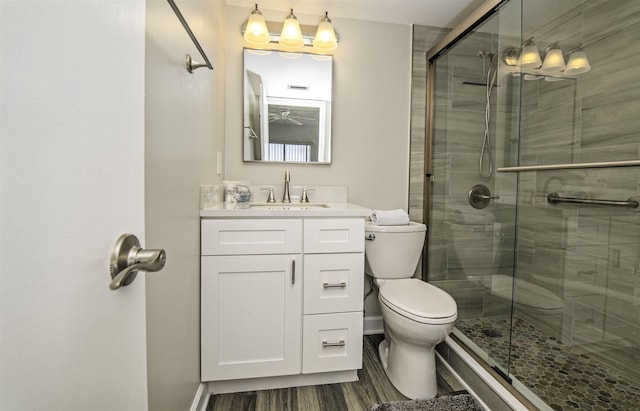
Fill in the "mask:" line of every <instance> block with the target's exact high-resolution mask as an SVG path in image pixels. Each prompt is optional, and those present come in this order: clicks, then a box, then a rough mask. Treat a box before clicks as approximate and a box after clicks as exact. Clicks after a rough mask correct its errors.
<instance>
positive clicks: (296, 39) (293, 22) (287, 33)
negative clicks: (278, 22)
mask: <svg viewBox="0 0 640 411" xmlns="http://www.w3.org/2000/svg"><path fill="white" fill-rule="evenodd" d="M278 43H280V45H281V46H282V47H283V48H284V49H285V50H298V49H301V48H302V46H304V39H303V38H302V31H301V30H300V23H298V18H297V17H296V16H295V14H293V9H291V14H289V15H288V16H287V18H286V19H285V20H284V24H283V26H282V32H281V33H280V40H279V41H278Z"/></svg>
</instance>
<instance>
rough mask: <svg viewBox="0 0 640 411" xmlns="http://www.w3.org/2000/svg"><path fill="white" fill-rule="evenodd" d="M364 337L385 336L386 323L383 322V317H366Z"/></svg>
mask: <svg viewBox="0 0 640 411" xmlns="http://www.w3.org/2000/svg"><path fill="white" fill-rule="evenodd" d="M363 333H364V335H372V334H383V333H384V323H383V322H382V316H381V315H376V316H369V317H364V329H363Z"/></svg>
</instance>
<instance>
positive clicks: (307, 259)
mask: <svg viewBox="0 0 640 411" xmlns="http://www.w3.org/2000/svg"><path fill="white" fill-rule="evenodd" d="M363 277H364V254H363V253H347V254H306V255H305V256H304V313H305V314H321V313H332V312H346V311H362V305H363V294H364V281H363Z"/></svg>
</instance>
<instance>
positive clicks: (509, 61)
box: [502, 47, 520, 67]
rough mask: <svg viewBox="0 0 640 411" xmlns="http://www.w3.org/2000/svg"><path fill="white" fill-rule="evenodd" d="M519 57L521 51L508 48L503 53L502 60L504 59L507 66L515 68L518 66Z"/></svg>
mask: <svg viewBox="0 0 640 411" xmlns="http://www.w3.org/2000/svg"><path fill="white" fill-rule="evenodd" d="M519 56H520V52H519V50H518V49H517V48H514V47H507V48H505V49H504V50H503V51H502V58H503V59H504V64H506V65H507V66H511V67H513V66H516V65H518V57H519Z"/></svg>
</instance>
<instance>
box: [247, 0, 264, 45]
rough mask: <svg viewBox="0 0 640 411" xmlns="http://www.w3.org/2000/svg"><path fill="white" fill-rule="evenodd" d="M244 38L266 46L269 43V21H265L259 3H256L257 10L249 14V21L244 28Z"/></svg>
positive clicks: (248, 41)
mask: <svg viewBox="0 0 640 411" xmlns="http://www.w3.org/2000/svg"><path fill="white" fill-rule="evenodd" d="M244 40H245V41H246V42H247V43H249V44H253V45H256V46H264V45H265V44H267V43H269V30H268V29H267V23H266V22H265V21H264V17H263V16H262V13H260V10H258V5H257V4H256V8H255V10H253V11H252V12H251V14H250V15H249V20H248V21H247V27H246V29H245V30H244Z"/></svg>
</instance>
